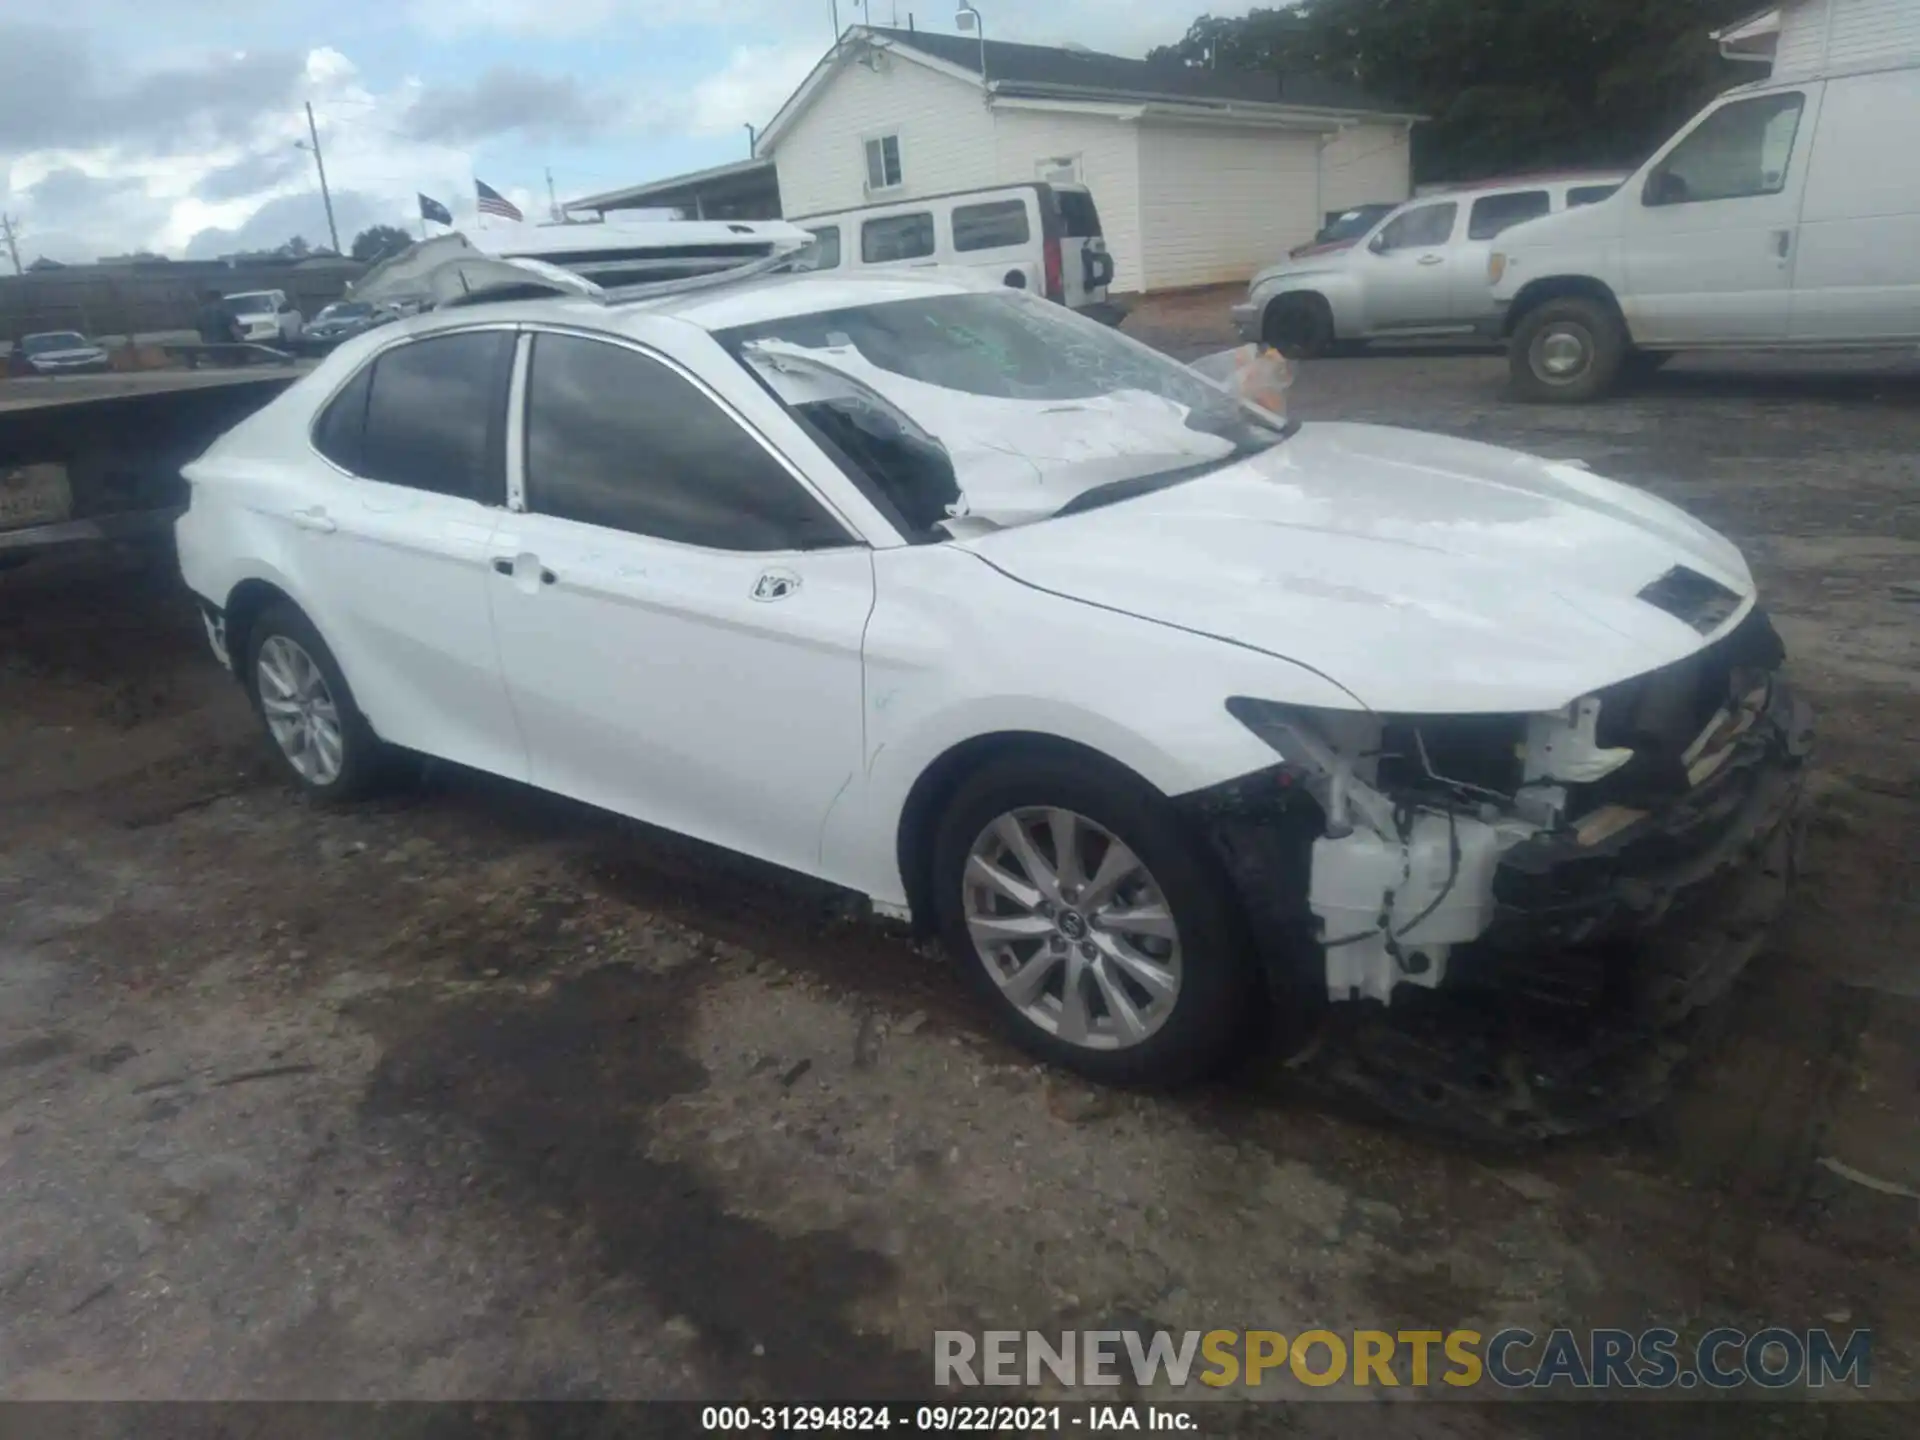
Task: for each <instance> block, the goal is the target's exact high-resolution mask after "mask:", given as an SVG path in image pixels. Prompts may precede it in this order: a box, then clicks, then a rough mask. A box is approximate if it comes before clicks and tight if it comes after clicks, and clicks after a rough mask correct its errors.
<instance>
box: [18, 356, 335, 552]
mask: <svg viewBox="0 0 1920 1440" xmlns="http://www.w3.org/2000/svg"><path fill="white" fill-rule="evenodd" d="M310 368H312V367H311V363H310V362H283V363H276V364H272V365H259V364H248V365H245V366H242V367H237V368H221V369H207V368H195V369H190V370H171V369H170V370H141V371H128V372H124V373H114V374H106V375H63V376H45V377H23V378H18V379H11V380H6V381H0V564H12V563H17V562H18V561H19V560H20V559H21V558H23V557H25V556H28V555H32V554H34V553H36V552H39V551H44V550H48V549H52V548H55V547H59V546H66V545H74V544H87V543H102V542H111V541H129V540H131V541H142V540H164V538H165V537H166V535H167V533H168V531H169V530H170V527H171V526H172V524H173V521H174V518H175V517H176V516H178V515H179V513H180V511H181V508H182V507H183V506H184V505H185V504H186V483H185V481H183V480H182V479H181V477H180V467H181V466H182V465H184V464H185V463H186V462H187V461H188V460H191V459H192V458H193V457H194V456H195V455H198V454H199V453H200V452H201V451H202V450H204V449H205V448H206V447H207V446H208V445H209V444H210V443H212V441H213V440H214V439H215V438H216V437H218V436H219V435H220V434H222V433H223V432H224V431H226V430H228V429H230V428H231V427H232V426H233V425H235V424H237V423H238V422H239V421H241V420H243V419H245V418H246V417H247V416H248V415H250V414H252V413H253V412H254V411H255V410H258V409H259V408H260V407H261V406H263V405H265V404H266V403H267V402H268V401H269V400H271V399H273V397H274V396H276V395H278V394H279V393H280V392H281V391H282V390H284V389H286V388H287V386H289V385H291V384H292V383H293V382H294V380H295V379H297V378H298V377H299V376H300V375H302V374H304V373H306V371H307V370H308V369H310Z"/></svg>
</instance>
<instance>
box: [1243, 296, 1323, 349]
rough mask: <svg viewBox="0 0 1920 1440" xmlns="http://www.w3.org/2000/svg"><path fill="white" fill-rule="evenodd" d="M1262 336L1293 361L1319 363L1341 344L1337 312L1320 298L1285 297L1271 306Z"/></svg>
mask: <svg viewBox="0 0 1920 1440" xmlns="http://www.w3.org/2000/svg"><path fill="white" fill-rule="evenodd" d="M1261 334H1262V338H1264V339H1265V340H1266V342H1267V344H1269V345H1271V346H1272V347H1273V348H1274V349H1276V350H1278V351H1279V352H1280V353H1281V354H1282V355H1284V356H1286V357H1287V358H1288V359H1289V360H1318V359H1320V358H1321V357H1322V356H1325V355H1328V354H1331V353H1332V351H1333V348H1334V346H1335V344H1336V343H1337V339H1336V337H1335V335H1334V328H1333V311H1332V310H1331V309H1330V308H1329V307H1328V305H1327V302H1326V301H1325V300H1323V299H1321V298H1320V297H1319V296H1318V295H1282V296H1281V297H1280V298H1279V299H1277V300H1275V301H1274V302H1273V303H1272V304H1271V305H1269V306H1268V307H1267V314H1266V321H1265V323H1264V325H1262V327H1261Z"/></svg>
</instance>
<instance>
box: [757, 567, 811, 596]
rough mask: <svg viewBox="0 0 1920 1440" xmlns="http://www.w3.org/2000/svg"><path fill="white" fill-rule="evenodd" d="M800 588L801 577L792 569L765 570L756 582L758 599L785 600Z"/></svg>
mask: <svg viewBox="0 0 1920 1440" xmlns="http://www.w3.org/2000/svg"><path fill="white" fill-rule="evenodd" d="M799 588H800V577H799V576H798V575H796V574H794V573H793V572H792V571H791V570H765V571H762V572H761V575H760V578H759V579H758V580H756V581H755V582H754V585H753V598H754V599H756V600H784V599H786V598H787V597H788V596H789V595H791V594H793V592H794V591H796V590H798V589H799Z"/></svg>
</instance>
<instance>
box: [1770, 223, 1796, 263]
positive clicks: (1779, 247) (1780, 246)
mask: <svg viewBox="0 0 1920 1440" xmlns="http://www.w3.org/2000/svg"><path fill="white" fill-rule="evenodd" d="M1792 249H1793V231H1791V230H1776V231H1774V232H1773V253H1774V254H1776V255H1778V256H1779V257H1780V258H1781V259H1782V260H1784V259H1786V258H1787V253H1788V252H1789V251H1790V250H1792Z"/></svg>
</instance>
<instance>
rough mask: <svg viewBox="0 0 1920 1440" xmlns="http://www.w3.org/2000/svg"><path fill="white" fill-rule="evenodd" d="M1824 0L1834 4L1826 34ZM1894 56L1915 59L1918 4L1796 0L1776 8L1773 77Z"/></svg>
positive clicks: (1910, 0)
mask: <svg viewBox="0 0 1920 1440" xmlns="http://www.w3.org/2000/svg"><path fill="white" fill-rule="evenodd" d="M1829 4H1832V5H1834V6H1836V7H1837V8H1836V9H1835V11H1834V15H1833V30H1832V35H1831V38H1829V35H1828V30H1827V8H1828V6H1829ZM1900 59H1920V5H1917V4H1915V3H1914V0H1800V3H1798V4H1789V5H1787V6H1786V7H1785V9H1784V10H1783V11H1782V12H1781V16H1780V39H1779V41H1778V43H1777V45H1776V46H1775V49H1774V58H1773V73H1774V76H1775V78H1777V79H1781V80H1789V79H1793V78H1795V77H1797V76H1806V75H1813V74H1816V73H1818V72H1820V71H1822V70H1847V69H1852V68H1856V67H1858V66H1861V65H1870V64H1872V63H1873V62H1874V61H1876V60H1900Z"/></svg>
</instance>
